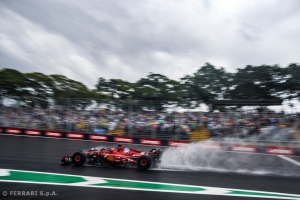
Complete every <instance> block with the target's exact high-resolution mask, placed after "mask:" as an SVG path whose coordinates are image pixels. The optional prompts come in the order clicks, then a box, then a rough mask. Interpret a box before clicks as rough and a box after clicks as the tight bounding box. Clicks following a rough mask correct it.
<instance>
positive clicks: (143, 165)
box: [137, 155, 152, 170]
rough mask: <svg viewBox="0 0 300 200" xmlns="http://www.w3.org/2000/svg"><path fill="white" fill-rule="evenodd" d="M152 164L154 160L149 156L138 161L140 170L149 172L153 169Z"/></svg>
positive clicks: (141, 157)
mask: <svg viewBox="0 0 300 200" xmlns="http://www.w3.org/2000/svg"><path fill="white" fill-rule="evenodd" d="M151 164H152V160H151V158H150V157H148V156H145V155H143V156H140V157H139V158H138V159H137V167H138V169H141V170H147V169H149V168H150V167H151Z"/></svg>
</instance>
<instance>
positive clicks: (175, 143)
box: [168, 140, 190, 147]
mask: <svg viewBox="0 0 300 200" xmlns="http://www.w3.org/2000/svg"><path fill="white" fill-rule="evenodd" d="M189 143H190V142H189V141H183V140H169V141H168V145H169V146H171V147H177V146H180V145H183V144H189Z"/></svg>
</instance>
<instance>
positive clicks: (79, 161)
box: [72, 152, 86, 166]
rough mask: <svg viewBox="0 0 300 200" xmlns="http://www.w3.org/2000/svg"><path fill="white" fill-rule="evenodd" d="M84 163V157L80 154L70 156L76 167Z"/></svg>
mask: <svg viewBox="0 0 300 200" xmlns="http://www.w3.org/2000/svg"><path fill="white" fill-rule="evenodd" d="M85 161H86V155H85V154H84V153H82V152H75V153H74V154H73V156H72V163H73V164H74V165H76V166H81V165H83V164H84V163H85Z"/></svg>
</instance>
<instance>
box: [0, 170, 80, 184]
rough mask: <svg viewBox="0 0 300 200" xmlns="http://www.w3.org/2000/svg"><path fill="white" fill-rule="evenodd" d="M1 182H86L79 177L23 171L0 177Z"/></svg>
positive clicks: (11, 172)
mask: <svg viewBox="0 0 300 200" xmlns="http://www.w3.org/2000/svg"><path fill="white" fill-rule="evenodd" d="M0 180H10V181H13V180H15V181H30V182H50V183H78V182H86V180H85V179H84V178H82V177H79V176H77V177H76V176H64V175H57V174H42V173H32V172H22V171H9V176H0Z"/></svg>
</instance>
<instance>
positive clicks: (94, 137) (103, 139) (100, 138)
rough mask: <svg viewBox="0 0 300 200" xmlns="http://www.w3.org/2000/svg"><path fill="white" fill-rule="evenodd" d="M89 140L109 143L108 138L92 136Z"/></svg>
mask: <svg viewBox="0 0 300 200" xmlns="http://www.w3.org/2000/svg"><path fill="white" fill-rule="evenodd" d="M89 139H90V140H94V141H107V136H106V135H94V134H91V135H89Z"/></svg>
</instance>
